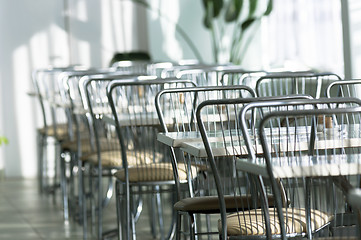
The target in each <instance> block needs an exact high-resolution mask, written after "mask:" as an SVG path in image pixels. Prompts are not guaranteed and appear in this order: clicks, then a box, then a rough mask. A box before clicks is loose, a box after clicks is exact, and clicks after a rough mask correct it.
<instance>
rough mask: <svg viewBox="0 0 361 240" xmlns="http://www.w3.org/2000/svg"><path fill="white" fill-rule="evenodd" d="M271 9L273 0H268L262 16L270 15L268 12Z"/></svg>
mask: <svg viewBox="0 0 361 240" xmlns="http://www.w3.org/2000/svg"><path fill="white" fill-rule="evenodd" d="M272 9H273V0H268V4H267V9H266V11H265V12H264V14H263V15H264V16H268V15H270V13H271V12H272Z"/></svg>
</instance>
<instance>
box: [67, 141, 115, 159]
mask: <svg viewBox="0 0 361 240" xmlns="http://www.w3.org/2000/svg"><path fill="white" fill-rule="evenodd" d="M80 144H81V152H82V154H83V156H84V158H85V159H86V157H87V155H91V154H94V152H95V146H92V145H91V143H90V138H82V139H81V140H80ZM99 144H100V147H101V149H103V150H109V149H116V148H120V147H119V143H118V141H116V140H112V142H111V143H109V140H108V139H100V140H99ZM61 147H62V148H63V149H66V150H69V151H72V152H76V151H77V150H78V143H77V140H76V139H75V140H66V141H64V142H63V143H62V144H61Z"/></svg>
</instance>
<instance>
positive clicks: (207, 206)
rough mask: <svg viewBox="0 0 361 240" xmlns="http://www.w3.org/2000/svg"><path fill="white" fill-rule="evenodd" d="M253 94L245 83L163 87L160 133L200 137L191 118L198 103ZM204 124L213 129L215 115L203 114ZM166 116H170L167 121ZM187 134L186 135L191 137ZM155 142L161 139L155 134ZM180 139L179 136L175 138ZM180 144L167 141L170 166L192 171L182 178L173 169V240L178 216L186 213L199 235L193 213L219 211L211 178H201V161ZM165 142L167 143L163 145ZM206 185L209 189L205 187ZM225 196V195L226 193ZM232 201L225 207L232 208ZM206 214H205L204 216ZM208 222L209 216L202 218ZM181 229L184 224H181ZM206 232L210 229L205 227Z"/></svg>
mask: <svg viewBox="0 0 361 240" xmlns="http://www.w3.org/2000/svg"><path fill="white" fill-rule="evenodd" d="M247 97H252V98H253V97H255V92H254V91H253V90H252V89H251V88H249V87H247V86H223V87H219V86H218V87H217V86H213V87H196V88H185V89H165V90H163V91H160V92H159V93H158V94H157V96H156V98H155V99H156V100H155V101H156V109H157V113H158V116H159V120H160V123H161V126H162V131H163V132H164V134H165V135H166V134H173V135H174V134H179V135H182V136H184V138H187V134H189V135H191V136H193V138H195V139H196V138H197V135H198V138H199V140H200V135H199V129H198V125H197V119H196V118H195V113H196V108H197V106H198V104H199V103H201V102H202V101H205V100H210V99H224V98H226V99H228V98H229V99H231V98H247ZM207 114H208V115H207V117H208V119H207V120H208V121H207V127H208V128H209V129H212V130H216V126H217V119H218V116H217V115H214V114H213V115H212V113H211V112H209V113H207ZM167 119H172V124H169V122H168V121H167ZM191 136H189V137H191ZM158 140H159V141H162V140H161V139H160V137H158ZM179 140H182V139H179ZM180 144H181V143H179V144H178V143H174V144H170V145H171V146H170V151H171V155H172V160H173V161H174V163H173V164H174V166H178V165H181V166H186V169H193V170H194V171H193V172H192V171H191V172H189V173H187V177H186V179H184V178H182V177H180V176H182V174H183V173H182V172H178V171H177V167H175V168H174V170H175V172H174V176H175V179H176V187H177V201H178V202H177V203H176V204H175V205H174V209H175V210H176V211H177V214H178V215H177V231H176V233H177V239H179V238H180V234H181V216H182V215H183V214H186V215H188V216H189V218H188V222H189V224H188V225H189V227H190V228H189V231H188V234H190V235H191V238H192V239H193V238H195V236H196V235H197V236H200V235H201V234H205V233H202V230H201V224H200V223H199V221H198V224H197V222H196V218H195V216H197V215H204V216H206V215H207V214H212V213H219V207H218V197H217V196H216V195H214V193H212V191H213V189H212V187H211V186H210V185H212V184H214V183H213V182H212V178H211V177H204V176H205V175H208V174H210V173H209V172H208V170H207V168H208V166H207V164H206V163H205V162H204V160H202V159H200V158H196V157H194V156H192V155H191V154H188V153H186V152H184V151H182V150H181V145H180ZM167 145H168V144H167ZM209 188H210V189H209ZM227 197H228V199H229V196H227ZM234 208H235V207H234V204H230V205H229V206H228V210H233V209H234ZM206 217H207V216H206ZM206 221H209V218H206ZM184 228H185V226H184ZM207 231H208V232H209V231H211V230H210V229H207Z"/></svg>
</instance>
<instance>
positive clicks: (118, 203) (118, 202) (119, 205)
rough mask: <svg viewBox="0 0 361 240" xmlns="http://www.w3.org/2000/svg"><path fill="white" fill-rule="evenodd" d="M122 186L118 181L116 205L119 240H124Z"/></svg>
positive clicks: (116, 185)
mask: <svg viewBox="0 0 361 240" xmlns="http://www.w3.org/2000/svg"><path fill="white" fill-rule="evenodd" d="M120 187H121V184H120V183H119V182H118V181H116V183H115V203H116V211H117V221H118V222H117V228H118V240H121V239H123V236H122V235H123V231H122V226H123V224H122V222H123V218H122V212H121V210H122V209H123V208H122V201H121V199H122V195H121V189H120Z"/></svg>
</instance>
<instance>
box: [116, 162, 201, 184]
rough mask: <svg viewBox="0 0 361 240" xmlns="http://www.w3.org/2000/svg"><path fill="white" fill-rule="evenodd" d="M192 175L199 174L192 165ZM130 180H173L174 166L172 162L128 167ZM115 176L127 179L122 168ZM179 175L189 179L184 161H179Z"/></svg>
mask: <svg viewBox="0 0 361 240" xmlns="http://www.w3.org/2000/svg"><path fill="white" fill-rule="evenodd" d="M190 171H191V175H192V176H196V175H197V168H196V167H195V166H192V167H191V170H190ZM128 174H129V181H130V182H154V181H156V182H157V181H172V180H174V174H173V166H172V164H171V163H151V164H143V165H137V166H131V167H129V168H128ZM114 176H115V177H116V178H117V179H118V180H120V181H123V182H124V181H125V171H124V169H121V170H119V171H117V172H116V173H115V174H114ZM178 176H179V180H180V181H185V180H187V171H186V167H185V165H184V164H183V163H178Z"/></svg>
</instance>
